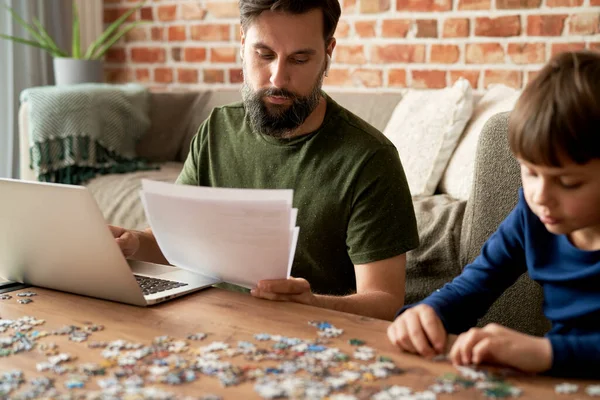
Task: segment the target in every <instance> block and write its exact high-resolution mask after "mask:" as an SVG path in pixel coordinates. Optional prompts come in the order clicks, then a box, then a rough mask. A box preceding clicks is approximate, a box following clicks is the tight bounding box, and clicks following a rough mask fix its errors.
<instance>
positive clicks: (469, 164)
mask: <svg viewBox="0 0 600 400" xmlns="http://www.w3.org/2000/svg"><path fill="white" fill-rule="evenodd" d="M520 95H521V92H520V91H519V90H517V89H513V88H510V87H508V86H505V85H494V86H491V87H490V88H489V89H488V91H487V92H486V93H485V94H484V95H483V96H482V97H481V99H480V100H479V102H478V103H477V104H476V105H475V110H474V111H473V117H472V118H471V120H470V121H469V123H468V125H467V127H466V128H465V131H464V134H463V136H462V138H461V139H460V142H459V143H458V146H457V147H456V150H455V151H454V154H452V157H451V158H450V162H449V163H448V167H447V168H446V171H444V175H443V176H442V179H441V182H440V192H442V193H447V194H449V195H450V196H452V197H454V198H455V199H459V200H467V199H468V198H469V196H470V195H471V187H472V185H473V172H474V170H475V153H476V152H477V142H478V141H479V134H480V133H481V129H482V128H483V126H484V125H485V123H486V122H487V121H488V119H490V117H492V116H493V115H495V114H498V113H501V112H505V111H511V110H512V109H513V108H514V106H515V103H516V102H517V100H518V98H519V96H520Z"/></svg>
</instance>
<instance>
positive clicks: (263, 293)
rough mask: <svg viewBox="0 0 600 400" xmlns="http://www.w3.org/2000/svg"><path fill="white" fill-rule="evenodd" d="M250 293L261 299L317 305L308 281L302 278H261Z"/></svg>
mask: <svg viewBox="0 0 600 400" xmlns="http://www.w3.org/2000/svg"><path fill="white" fill-rule="evenodd" d="M250 293H251V294H252V296H254V297H258V298H261V299H267V300H275V301H292V302H295V303H302V304H308V305H313V306H318V305H317V298H316V296H315V295H314V294H313V293H312V292H311V290H310V283H308V281H307V280H306V279H302V278H289V279H272V280H262V281H260V282H258V284H257V285H256V288H254V289H252V290H251V291H250Z"/></svg>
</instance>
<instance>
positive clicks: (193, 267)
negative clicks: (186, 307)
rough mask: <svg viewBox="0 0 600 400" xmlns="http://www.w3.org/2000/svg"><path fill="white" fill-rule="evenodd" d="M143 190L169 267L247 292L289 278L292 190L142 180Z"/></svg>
mask: <svg viewBox="0 0 600 400" xmlns="http://www.w3.org/2000/svg"><path fill="white" fill-rule="evenodd" d="M142 187H143V190H142V191H141V192H140V197H141V199H142V203H143V205H144V209H145V211H146V216H147V218H148V222H149V223H150V227H151V228H152V231H153V233H154V236H155V237H156V240H157V242H158V245H159V247H160V249H161V250H162V252H163V254H164V255H165V257H166V259H167V260H168V261H169V263H171V264H172V265H175V266H177V267H180V268H184V269H186V270H189V271H192V272H195V273H199V274H202V275H206V276H209V277H211V278H214V279H219V280H221V281H224V282H229V283H233V284H236V285H240V286H244V287H247V288H252V287H255V286H256V283H257V282H258V281H259V280H262V279H286V278H288V277H289V276H290V271H291V265H292V263H293V259H294V254H295V250H296V244H297V239H298V232H299V230H298V228H296V227H295V224H296V217H297V211H298V210H297V209H292V208H291V204H292V195H293V192H292V191H289V190H279V191H278V190H265V191H262V190H256V189H251V190H246V189H219V188H201V187H194V186H189V187H186V186H185V185H174V184H168V183H164V182H153V181H146V180H144V181H142ZM181 188H184V190H180V189H181ZM188 188H192V189H194V190H187V189H188ZM204 189H207V190H204Z"/></svg>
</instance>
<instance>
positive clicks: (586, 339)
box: [546, 333, 600, 379]
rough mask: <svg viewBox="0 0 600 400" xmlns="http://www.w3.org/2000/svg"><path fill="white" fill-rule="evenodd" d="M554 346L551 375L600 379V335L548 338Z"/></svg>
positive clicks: (553, 335)
mask: <svg viewBox="0 0 600 400" xmlns="http://www.w3.org/2000/svg"><path fill="white" fill-rule="evenodd" d="M546 337H547V338H548V340H550V344H551V345H552V368H551V369H550V370H549V371H548V374H550V375H557V376H563V377H569V376H572V377H579V378H589V379H600V333H589V334H580V335H578V334H571V335H559V334H550V335H547V336H546Z"/></svg>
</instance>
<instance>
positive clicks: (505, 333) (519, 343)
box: [449, 324, 552, 372]
mask: <svg viewBox="0 0 600 400" xmlns="http://www.w3.org/2000/svg"><path fill="white" fill-rule="evenodd" d="M449 359H450V361H452V362H453V363H454V364H457V365H470V364H481V363H483V362H486V363H493V364H500V365H504V366H507V367H513V368H517V369H520V370H521V371H525V372H543V371H547V370H548V369H550V367H551V366H552V345H551V344H550V341H549V340H548V339H546V338H543V337H536V336H529V335H526V334H524V333H520V332H517V331H514V330H512V329H509V328H506V327H504V326H501V325H498V324H489V325H486V326H485V327H484V328H482V329H481V328H471V329H470V330H468V331H467V332H465V333H463V334H461V335H460V336H458V338H457V339H456V342H455V343H454V345H453V346H452V349H451V350H450V355H449Z"/></svg>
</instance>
